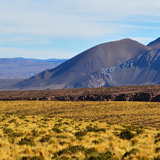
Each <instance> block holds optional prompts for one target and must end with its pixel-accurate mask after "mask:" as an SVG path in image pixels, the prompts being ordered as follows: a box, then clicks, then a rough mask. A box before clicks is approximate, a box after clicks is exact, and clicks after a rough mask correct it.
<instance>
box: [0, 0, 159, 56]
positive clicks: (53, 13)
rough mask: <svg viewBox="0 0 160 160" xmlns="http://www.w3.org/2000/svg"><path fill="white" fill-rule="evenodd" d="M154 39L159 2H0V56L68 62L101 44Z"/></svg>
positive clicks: (20, 0) (97, 0)
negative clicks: (129, 39) (65, 60)
mask: <svg viewBox="0 0 160 160" xmlns="http://www.w3.org/2000/svg"><path fill="white" fill-rule="evenodd" d="M158 37H160V1H159V0H152V1H151V0H141V1H139V0H134V1H131V0H85V1H82V0H0V58H6V57H9V58H12V57H25V58H39V59H48V58H71V57H73V56H75V55H77V54H79V53H81V52H83V51H84V50H86V49H89V48H91V47H93V46H94V45H97V44H100V43H105V42H109V41H114V40H119V39H124V38H132V39H134V40H137V41H139V42H141V43H143V44H148V43H149V42H150V41H152V40H154V39H156V38H158Z"/></svg>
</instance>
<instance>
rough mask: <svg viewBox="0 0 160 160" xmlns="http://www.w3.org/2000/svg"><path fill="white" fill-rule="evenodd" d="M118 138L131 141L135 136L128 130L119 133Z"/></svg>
mask: <svg viewBox="0 0 160 160" xmlns="http://www.w3.org/2000/svg"><path fill="white" fill-rule="evenodd" d="M119 136H120V138H121V139H127V140H130V139H132V138H133V137H134V136H135V135H134V134H133V133H132V132H131V131H130V130H128V129H124V130H122V131H121V133H120V135H119Z"/></svg>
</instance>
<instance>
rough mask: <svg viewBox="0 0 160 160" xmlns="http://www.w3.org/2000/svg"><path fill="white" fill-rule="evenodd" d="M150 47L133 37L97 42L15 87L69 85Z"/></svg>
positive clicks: (19, 88) (59, 86)
mask: <svg viewBox="0 0 160 160" xmlns="http://www.w3.org/2000/svg"><path fill="white" fill-rule="evenodd" d="M149 50H151V48H149V47H147V46H145V45H142V44H140V43H138V42H136V41H133V40H131V39H124V40H120V41H115V42H110V43H104V44H100V45H97V46H95V47H93V48H91V49H89V50H87V51H85V52H83V53H81V54H79V55H77V56H75V57H73V58H72V59H70V60H68V61H66V62H65V63H63V64H61V65H59V66H58V67H56V68H54V69H51V70H46V71H43V72H42V73H40V74H37V75H35V76H33V77H31V78H29V79H27V80H25V81H22V82H20V83H18V84H16V85H15V86H14V87H13V88H12V89H18V90H21V89H22V90H23V89H24V90H29V89H47V88H49V89H54V88H70V87H71V86H73V84H75V82H79V81H80V80H82V79H84V78H85V77H88V76H89V75H90V74H92V73H94V72H97V71H99V70H100V69H102V68H111V67H114V66H117V65H120V64H121V63H123V62H125V61H127V60H129V59H131V58H133V57H135V56H138V55H140V54H141V53H144V52H147V51H149Z"/></svg>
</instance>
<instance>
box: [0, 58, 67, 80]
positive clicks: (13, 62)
mask: <svg viewBox="0 0 160 160" xmlns="http://www.w3.org/2000/svg"><path fill="white" fill-rule="evenodd" d="M65 61H66V60H65V59H48V60H39V59H25V58H0V79H26V78H29V77H31V76H33V75H35V74H37V73H39V72H42V71H43V70H46V69H51V68H54V67H56V66H57V65H59V64H61V63H63V62H65Z"/></svg>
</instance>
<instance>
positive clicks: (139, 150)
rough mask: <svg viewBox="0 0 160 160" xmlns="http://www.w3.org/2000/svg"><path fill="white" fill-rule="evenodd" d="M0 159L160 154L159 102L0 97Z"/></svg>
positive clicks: (83, 159)
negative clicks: (72, 100)
mask: <svg viewBox="0 0 160 160" xmlns="http://www.w3.org/2000/svg"><path fill="white" fill-rule="evenodd" d="M0 113H1V114H0V160H51V159H55V160H61V159H62V160H65V159H73V160H105V159H112V160H113V159H140V160H141V159H143V160H145V159H155V160H159V159H160V129H159V128H160V123H159V121H160V103H150V102H53V101H1V102H0Z"/></svg>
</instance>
